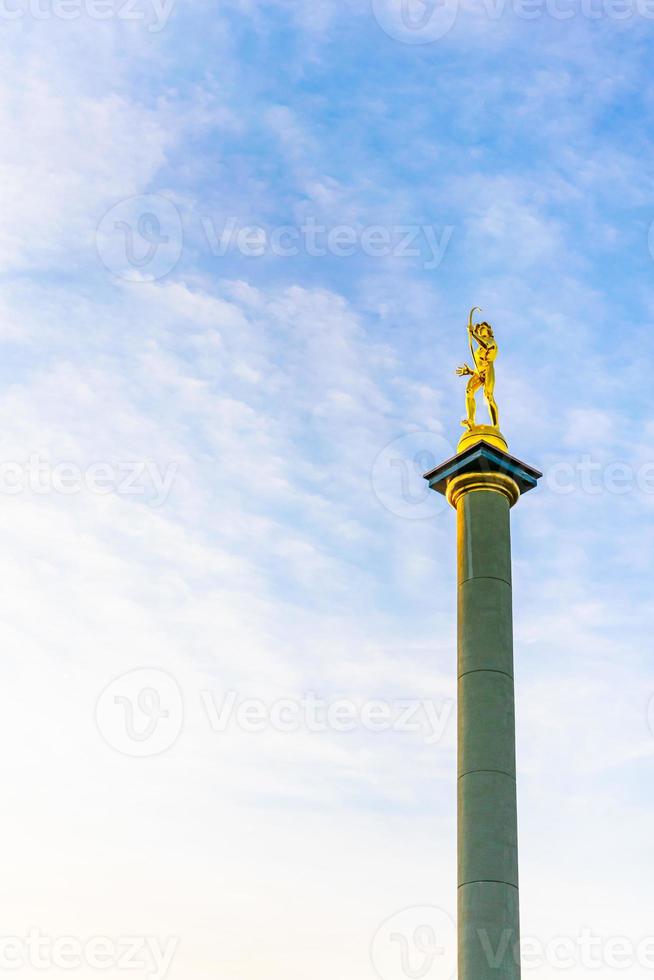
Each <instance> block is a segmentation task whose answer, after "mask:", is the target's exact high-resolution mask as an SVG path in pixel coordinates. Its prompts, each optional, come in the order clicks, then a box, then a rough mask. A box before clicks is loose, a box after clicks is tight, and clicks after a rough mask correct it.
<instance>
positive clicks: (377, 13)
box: [371, 0, 654, 44]
mask: <svg viewBox="0 0 654 980" xmlns="http://www.w3.org/2000/svg"><path fill="white" fill-rule="evenodd" d="M371 4H372V11H373V15H374V17H375V20H376V21H377V23H378V24H379V26H380V27H381V28H382V30H383V31H384V32H385V33H386V34H387V35H388V36H389V37H390V38H393V40H395V41H401V42H402V43H403V44H433V42H434V41H439V40H440V39H441V38H443V37H445V36H446V34H449V32H450V31H451V30H452V28H453V27H454V25H455V24H456V22H457V20H458V18H459V15H461V16H464V17H473V18H474V17H485V18H487V20H489V21H499V20H501V19H502V18H504V17H506V16H512V17H515V18H516V19H517V20H525V21H532V20H540V19H541V18H543V17H551V18H552V20H558V21H568V20H570V19H571V18H573V17H582V18H584V19H585V20H602V19H605V20H615V21H626V20H631V19H633V18H635V17H641V18H643V19H644V20H654V0H476V2H474V3H471V4H465V5H464V4H463V3H461V0H371Z"/></svg>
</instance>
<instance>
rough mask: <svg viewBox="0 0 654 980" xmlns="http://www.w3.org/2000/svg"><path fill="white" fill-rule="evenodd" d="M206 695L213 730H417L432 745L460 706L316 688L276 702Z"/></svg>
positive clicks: (203, 694) (234, 695)
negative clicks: (322, 692)
mask: <svg viewBox="0 0 654 980" xmlns="http://www.w3.org/2000/svg"><path fill="white" fill-rule="evenodd" d="M201 697H202V704H203V705H204V709H205V711H206V713H207V718H208V719H209V724H210V725H211V730H212V731H213V732H214V733H216V734H219V733H222V732H224V731H226V729H227V728H228V727H229V726H230V725H236V727H237V728H240V729H241V731H244V732H249V733H251V734H255V735H256V734H258V733H261V732H264V731H266V730H268V729H272V730H273V731H277V732H288V733H290V732H298V731H307V732H316V733H324V732H339V733H347V732H354V731H356V730H357V729H363V730H364V731H366V732H411V733H414V734H419V735H421V736H422V738H423V739H424V741H425V743H426V744H427V745H434V744H436V742H439V741H440V740H441V738H442V737H443V734H444V732H445V729H446V727H447V724H448V722H449V720H450V718H451V716H452V712H453V708H454V701H452V700H451V699H447V700H445V701H443V702H442V704H440V705H437V704H435V703H434V702H433V701H430V700H428V699H427V698H396V699H394V700H391V701H387V700H384V699H382V698H374V699H369V700H364V701H361V702H357V701H355V700H353V699H351V698H322V697H319V696H318V695H317V694H315V693H314V692H311V691H309V692H307V693H305V694H304V695H302V697H300V698H297V699H296V698H279V699H278V700H276V701H273V702H271V703H267V702H265V701H263V700H262V699H260V698H239V696H238V693H237V692H236V691H228V692H227V694H226V695H225V696H224V697H222V698H221V699H218V698H216V697H215V695H214V694H212V692H211V691H202V692H201Z"/></svg>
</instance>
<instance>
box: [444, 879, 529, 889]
mask: <svg viewBox="0 0 654 980" xmlns="http://www.w3.org/2000/svg"><path fill="white" fill-rule="evenodd" d="M466 885H508V886H509V888H515V890H516V891H518V886H517V885H514V884H513V882H512V881H499V880H498V879H497V878H473V880H472V881H462V882H461V884H460V885H457V888H464V887H465V886H466Z"/></svg>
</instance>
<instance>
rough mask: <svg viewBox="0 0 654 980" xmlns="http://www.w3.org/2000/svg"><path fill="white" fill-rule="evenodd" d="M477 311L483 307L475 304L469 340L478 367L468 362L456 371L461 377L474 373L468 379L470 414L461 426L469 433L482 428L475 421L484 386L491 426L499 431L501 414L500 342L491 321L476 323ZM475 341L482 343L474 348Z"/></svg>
mask: <svg viewBox="0 0 654 980" xmlns="http://www.w3.org/2000/svg"><path fill="white" fill-rule="evenodd" d="M475 310H479V312H480V313H481V307H480V306H473V308H472V309H471V310H470V317H469V318H468V341H469V343H470V353H471V354H472V359H473V361H474V365H475V368H476V370H475V371H473V370H472V368H470V367H468V365H467V364H463V365H462V366H461V367H458V368H457V369H456V373H457V374H458V375H459V376H460V377H466V376H467V375H470V381H468V384H467V386H466V411H467V413H468V416H467V418H465V419H463V420H462V422H461V425H463V426H465V427H466V429H468V431H469V432H471V431H472V430H473V429H475V428H479V426H476V424H475V413H476V410H477V403H476V400H475V395H476V394H477V392H478V391H479V389H480V388H483V389H484V398H485V400H486V404H487V405H488V411H489V414H490V418H491V425H492V426H493V428H495V429H497V430H498V431H499V426H500V416H499V411H498V409H497V402H496V401H495V364H494V361H495V358H496V357H497V342H496V340H495V337H494V336H493V328H492V327H491V325H490V323H486V321H484V322H483V323H473V322H472V314H473V313H474V312H475ZM473 340H476V341H477V344H478V345H479V346H478V347H477V348H474V347H473V344H472V342H473Z"/></svg>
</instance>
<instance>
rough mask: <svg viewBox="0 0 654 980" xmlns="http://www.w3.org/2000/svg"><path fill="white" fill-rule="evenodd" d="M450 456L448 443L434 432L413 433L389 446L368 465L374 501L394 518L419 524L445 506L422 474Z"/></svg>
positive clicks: (441, 510)
mask: <svg viewBox="0 0 654 980" xmlns="http://www.w3.org/2000/svg"><path fill="white" fill-rule="evenodd" d="M453 455H454V450H453V449H452V446H451V445H450V443H449V442H448V441H447V440H446V439H444V438H443V437H442V436H441V435H439V433H437V432H429V431H428V430H425V429H416V431H415V432H407V433H405V434H404V435H401V436H398V437H397V438H396V439H393V440H392V442H389V443H388V445H386V446H384V448H383V449H382V450H381V451H380V452H379V453H378V454H377V457H376V458H375V461H374V462H373V464H372V471H371V480H372V489H373V492H374V494H375V496H376V497H377V500H379V502H380V503H381V504H382V505H383V506H384V507H385V508H386V510H388V511H390V513H391V514H395V516H396V517H402V518H404V519H405V520H410V521H422V520H426V519H427V518H430V517H435V516H436V515H437V514H440V513H442V512H443V510H444V509H445V507H446V506H447V504H446V502H445V498H444V497H443V496H442V495H441V494H439V493H434V491H433V490H430V489H429V485H428V483H427V481H426V480H425V479H424V474H425V473H427V472H428V471H429V470H432V469H434V468H435V467H436V466H437V465H438V464H439V463H442V462H443V461H444V460H446V459H449V458H450V456H453Z"/></svg>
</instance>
